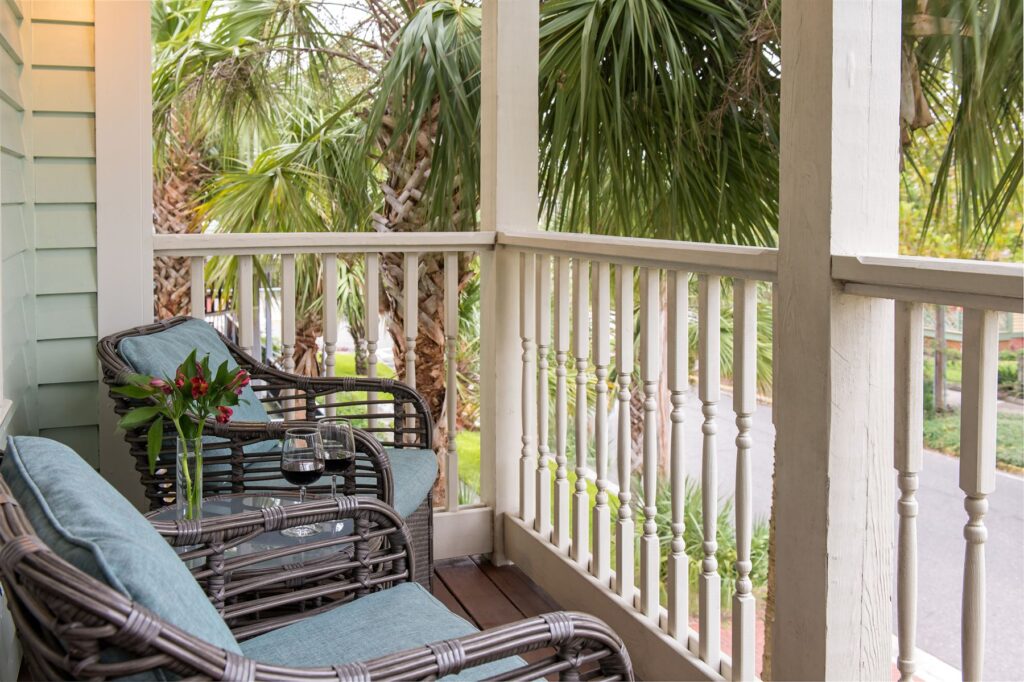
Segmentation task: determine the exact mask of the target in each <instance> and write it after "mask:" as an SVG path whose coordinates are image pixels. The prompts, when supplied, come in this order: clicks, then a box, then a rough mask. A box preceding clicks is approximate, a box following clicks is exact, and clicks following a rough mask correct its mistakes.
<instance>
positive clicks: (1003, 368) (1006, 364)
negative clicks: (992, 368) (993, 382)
mask: <svg viewBox="0 0 1024 682" xmlns="http://www.w3.org/2000/svg"><path fill="white" fill-rule="evenodd" d="M1017 371H1018V368H1017V361H1016V360H1000V361H999V390H1001V391H1007V392H1009V393H1011V394H1013V395H1017V396H1019V395H1021V385H1020V381H1018V379H1019V377H1018V375H1017Z"/></svg>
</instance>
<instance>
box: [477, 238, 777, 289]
mask: <svg viewBox="0 0 1024 682" xmlns="http://www.w3.org/2000/svg"><path fill="white" fill-rule="evenodd" d="M497 243H498V244H499V245H503V246H509V247H513V248H518V249H533V250H536V251H541V252H544V253H550V254H554V255H567V256H574V257H579V258H588V259H601V260H607V261H609V262H611V263H615V264H619V263H629V264H631V265H634V266H643V267H650V268H667V269H680V270H689V271H691V272H706V273H715V274H719V275H735V276H738V277H750V278H751V279H760V280H768V281H772V280H774V279H775V275H776V256H777V251H776V250H775V249H769V248H761V247H752V246H732V245H727V244H703V243H698V242H677V241H668V240H664V239H640V238H637V237H608V236H604V235H596V234H572V233H568V232H530V233H522V232H516V233H504V232H501V233H499V234H498V241H497Z"/></svg>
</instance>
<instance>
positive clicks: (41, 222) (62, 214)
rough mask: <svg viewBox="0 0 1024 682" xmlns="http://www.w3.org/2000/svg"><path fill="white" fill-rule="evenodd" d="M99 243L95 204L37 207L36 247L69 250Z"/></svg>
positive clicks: (45, 205)
mask: <svg viewBox="0 0 1024 682" xmlns="http://www.w3.org/2000/svg"><path fill="white" fill-rule="evenodd" d="M94 246H96V205H95V204H42V205H39V206H36V248H39V249H68V248H84V247H94Z"/></svg>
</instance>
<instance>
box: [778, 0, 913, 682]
mask: <svg viewBox="0 0 1024 682" xmlns="http://www.w3.org/2000/svg"><path fill="white" fill-rule="evenodd" d="M900 11H901V3H898V2H891V0H859V1H858V2H846V1H844V0H828V1H822V2H799V1H796V0H785V4H784V6H783V11H782V37H781V43H782V44H783V45H785V46H786V49H785V50H784V54H783V58H782V59H783V63H782V73H783V78H782V103H781V128H780V167H779V173H780V192H779V254H778V269H779V279H778V284H779V292H778V301H779V305H778V308H777V309H776V310H775V312H774V316H773V319H774V322H775V331H774V333H775V337H774V338H775V342H776V349H777V351H778V353H777V354H776V356H775V358H774V362H775V385H774V394H775V402H774V404H773V409H772V411H773V416H774V418H775V423H776V449H775V451H776V454H775V493H774V496H773V497H774V500H775V509H774V520H775V531H776V532H775V548H774V549H775V551H774V558H775V565H774V570H773V580H774V585H775V592H774V595H775V619H774V627H773V631H772V634H771V639H770V641H771V648H772V651H771V663H772V670H771V677H772V678H773V679H819V680H820V679H850V678H858V679H887V678H889V677H890V676H891V675H892V653H893V652H892V640H891V637H890V630H891V628H890V625H889V624H890V623H891V622H892V601H891V599H892V592H891V582H892V576H891V574H892V566H893V564H892V551H893V550H892V547H893V535H892V533H893V529H894V526H895V524H894V523H893V516H894V512H895V510H894V508H893V503H894V499H895V495H894V492H895V491H894V487H893V480H892V475H891V471H892V470H891V468H890V467H891V456H892V455H891V447H892V414H893V408H892V400H893V383H892V382H893V378H892V375H893V364H892V339H893V338H894V337H893V333H892V328H893V327H892V325H893V313H892V304H891V303H889V302H888V301H879V300H873V299H868V298H860V297H856V296H850V295H847V294H845V293H843V291H842V290H841V289H840V288H838V287H836V286H834V284H833V281H832V262H833V257H834V256H845V255H855V254H858V253H874V254H879V255H895V254H896V252H897V246H898V240H899V230H898V217H899V177H898V173H899V139H898V136H899V126H898V125H897V122H898V117H899V92H900V88H899V82H900V40H901V37H900V27H901V21H900Z"/></svg>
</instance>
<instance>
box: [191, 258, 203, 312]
mask: <svg viewBox="0 0 1024 682" xmlns="http://www.w3.org/2000/svg"><path fill="white" fill-rule="evenodd" d="M204 263H205V259H204V258H203V257H202V256H192V258H190V259H189V274H190V275H191V280H192V281H191V287H190V288H189V305H190V306H191V307H192V317H194V318H196V319H197V320H205V319H206V282H205V281H204V278H203V265H204Z"/></svg>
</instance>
